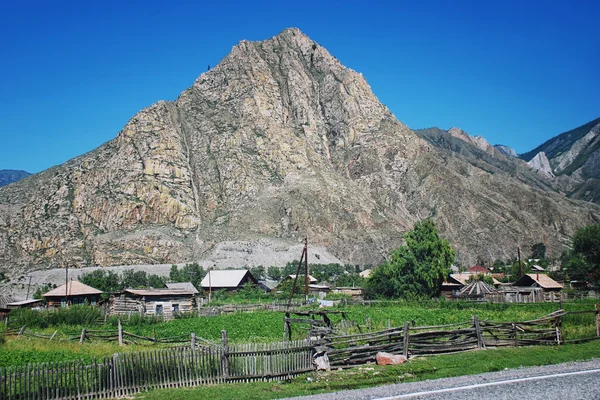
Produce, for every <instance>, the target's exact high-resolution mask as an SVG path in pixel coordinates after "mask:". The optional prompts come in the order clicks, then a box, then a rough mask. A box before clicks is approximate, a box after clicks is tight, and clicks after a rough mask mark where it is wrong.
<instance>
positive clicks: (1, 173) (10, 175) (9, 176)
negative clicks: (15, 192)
mask: <svg viewBox="0 0 600 400" xmlns="http://www.w3.org/2000/svg"><path fill="white" fill-rule="evenodd" d="M29 175H31V174H30V173H29V172H25V171H19V170H13V169H0V186H5V185H8V184H9V183H13V182H16V181H18V180H20V179H23V178H26V177H28V176H29Z"/></svg>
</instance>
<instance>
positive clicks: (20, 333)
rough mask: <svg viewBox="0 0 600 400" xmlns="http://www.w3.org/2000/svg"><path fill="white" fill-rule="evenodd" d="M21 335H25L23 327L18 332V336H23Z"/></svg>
mask: <svg viewBox="0 0 600 400" xmlns="http://www.w3.org/2000/svg"><path fill="white" fill-rule="evenodd" d="M23 333H25V325H23V326H22V327H21V330H20V331H19V336H23Z"/></svg>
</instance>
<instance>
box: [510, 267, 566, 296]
mask: <svg viewBox="0 0 600 400" xmlns="http://www.w3.org/2000/svg"><path fill="white" fill-rule="evenodd" d="M563 288H564V286H563V285H562V284H560V283H558V282H556V281H555V280H554V279H552V278H550V277H549V276H548V275H546V274H540V273H534V274H525V275H523V276H522V277H520V278H519V279H517V281H516V282H515V283H513V284H512V286H511V287H510V288H506V289H504V292H515V293H517V295H518V296H520V297H525V296H530V297H531V299H529V300H530V302H539V301H551V302H554V301H561V300H564V297H565V296H564V293H562V290H563Z"/></svg>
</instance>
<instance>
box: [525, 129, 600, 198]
mask: <svg viewBox="0 0 600 400" xmlns="http://www.w3.org/2000/svg"><path fill="white" fill-rule="evenodd" d="M520 157H521V158H522V159H523V160H525V161H528V162H529V163H530V165H532V166H534V168H536V167H535V165H538V164H539V163H536V162H533V163H532V160H535V159H536V158H537V159H544V158H547V160H548V162H547V163H546V164H547V165H546V166H545V167H544V170H545V172H546V173H551V174H553V175H554V176H556V177H557V178H558V179H559V180H561V181H562V182H568V185H567V186H566V188H567V189H566V190H565V191H566V193H567V194H568V196H569V197H572V198H575V199H581V200H587V201H591V202H594V203H600V118H597V119H595V120H593V121H590V122H588V123H587V124H584V125H582V126H580V127H578V128H575V129H573V130H570V131H568V132H564V133H561V134H560V135H558V136H555V137H553V138H552V139H550V140H548V141H546V142H545V143H543V144H541V145H540V146H538V147H536V148H535V149H533V150H531V151H528V152H527V153H524V154H521V156H520ZM548 164H549V165H548ZM538 169H540V168H538Z"/></svg>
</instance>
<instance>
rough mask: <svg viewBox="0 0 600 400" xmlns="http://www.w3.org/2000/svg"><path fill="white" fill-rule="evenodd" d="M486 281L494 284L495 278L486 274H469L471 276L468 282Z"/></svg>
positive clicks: (491, 284)
mask: <svg viewBox="0 0 600 400" xmlns="http://www.w3.org/2000/svg"><path fill="white" fill-rule="evenodd" d="M478 281H481V282H484V283H487V284H488V285H490V286H494V279H493V278H492V277H491V276H489V275H484V274H474V275H471V276H469V278H468V279H467V282H469V283H470V282H478Z"/></svg>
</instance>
